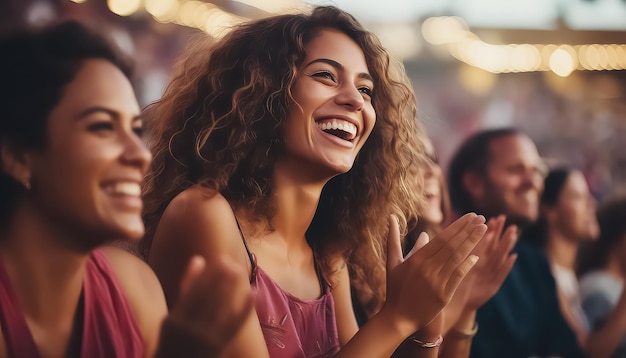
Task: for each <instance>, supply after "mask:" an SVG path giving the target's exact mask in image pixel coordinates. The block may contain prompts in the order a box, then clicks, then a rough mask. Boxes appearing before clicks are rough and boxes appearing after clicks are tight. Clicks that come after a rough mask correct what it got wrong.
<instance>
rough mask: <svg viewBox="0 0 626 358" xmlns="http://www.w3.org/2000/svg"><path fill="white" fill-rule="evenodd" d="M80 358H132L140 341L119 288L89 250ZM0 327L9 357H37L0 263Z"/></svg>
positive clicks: (139, 353)
mask: <svg viewBox="0 0 626 358" xmlns="http://www.w3.org/2000/svg"><path fill="white" fill-rule="evenodd" d="M82 302H83V307H84V311H83V313H82V316H83V330H82V333H81V334H82V340H81V347H80V352H81V357H84V358H87V357H88V358H108V357H117V358H136V357H142V356H143V355H144V342H143V338H142V335H141V332H140V330H139V327H138V326H137V322H136V321H135V315H134V313H133V310H132V308H131V307H130V305H129V303H128V301H127V300H126V296H125V295H124V292H123V290H122V288H121V287H120V285H119V283H118V281H117V279H116V277H115V274H114V273H113V270H112V269H111V266H109V263H108V261H107V260H106V257H105V256H104V254H103V253H102V252H101V251H99V250H94V251H92V253H91V255H90V256H89V260H88V261H87V267H86V270H85V279H84V281H83V296H82ZM0 324H1V325H2V335H3V336H4V341H5V345H6V349H7V353H8V356H9V357H19V358H39V357H40V355H39V352H38V350H37V346H36V345H35V341H34V340H33V337H32V335H31V333H30V330H29V329H28V325H27V324H26V319H25V318H24V314H23V313H22V310H21V308H20V307H19V303H18V302H17V299H16V297H15V294H14V293H13V289H12V287H11V282H10V281H9V277H8V275H7V273H6V271H5V270H4V266H3V265H2V263H1V262H0Z"/></svg>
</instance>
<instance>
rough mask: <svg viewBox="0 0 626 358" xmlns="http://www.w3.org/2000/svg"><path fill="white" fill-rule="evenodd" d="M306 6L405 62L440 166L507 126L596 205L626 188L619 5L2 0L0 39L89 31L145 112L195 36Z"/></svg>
mask: <svg viewBox="0 0 626 358" xmlns="http://www.w3.org/2000/svg"><path fill="white" fill-rule="evenodd" d="M312 4H331V5H336V6H339V7H341V8H343V9H345V10H347V11H349V12H351V13H352V14H353V15H355V16H356V17H357V18H358V19H359V20H361V21H362V22H363V23H364V25H365V26H366V27H367V28H368V29H370V30H371V31H373V32H375V33H376V34H377V35H378V36H379V37H380V38H381V40H382V41H383V43H384V44H385V45H386V47H387V48H388V49H389V50H390V51H391V52H392V54H393V55H394V56H396V57H398V58H400V59H402V60H403V61H404V63H405V65H406V68H407V72H408V74H409V76H410V78H411V80H412V82H413V85H414V88H415V92H416V94H417V100H418V108H419V120H420V121H422V123H424V125H425V127H426V128H427V130H428V133H429V135H430V136H431V138H432V139H433V141H434V144H435V147H436V148H437V150H438V152H439V157H440V161H441V163H442V165H443V167H444V169H445V167H446V165H447V161H448V159H449V157H450V155H451V154H452V152H453V151H454V150H455V149H456V147H457V145H458V144H459V142H460V141H461V140H463V139H464V138H465V137H466V136H468V135H469V134H471V133H473V132H475V131H477V130H479V129H481V128H488V127H499V126H509V125H513V126H517V127H519V128H521V129H522V130H524V131H526V132H527V133H528V134H530V136H531V137H532V138H533V139H534V140H535V141H536V142H537V144H538V146H539V150H540V153H541V154H542V156H544V157H545V158H546V160H547V161H548V162H549V163H550V164H553V165H559V164H565V165H570V166H574V167H577V168H579V169H581V170H583V172H584V173H585V175H586V176H587V179H588V180H589V183H590V185H591V188H592V190H593V192H594V194H595V195H596V197H597V198H598V199H600V200H602V199H604V198H605V197H607V196H608V195H611V194H614V193H616V192H624V191H625V190H626V148H625V147H626V145H625V144H626V0H335V1H321V0H315V1H310V2H304V1H301V0H238V1H232V0H215V1H208V0H207V1H197V0H2V2H0V32H6V31H10V29H11V28H14V27H16V26H21V25H25V24H26V25H33V26H38V25H43V24H46V23H48V22H51V21H56V20H59V19H78V20H81V21H85V22H87V23H90V24H92V25H95V26H97V27H99V28H101V29H103V30H104V31H106V32H107V33H109V34H110V35H111V37H112V38H113V39H114V40H115V41H116V42H117V43H118V44H119V45H120V46H121V48H123V50H124V51H126V52H127V53H128V54H129V55H130V56H132V57H133V58H134V59H135V61H136V81H135V87H136V90H137V93H138V96H139V100H140V102H141V104H142V105H146V104H148V103H150V102H151V101H153V100H155V99H157V98H158V97H159V96H160V95H161V92H162V90H163V87H164V85H165V84H166V83H167V80H168V77H169V73H170V69H171V67H172V65H173V63H174V61H175V60H176V58H177V56H178V55H179V54H180V53H181V52H182V50H183V48H184V47H185V45H186V43H187V41H188V39H190V38H191V37H192V36H194V35H197V34H204V35H206V36H215V37H219V36H222V35H223V34H224V32H225V31H228V28H229V27H230V26H233V25H235V24H237V23H239V22H241V21H246V20H247V19H254V18H259V17H263V16H268V15H271V14H276V13H286V12H293V11H299V10H301V9H304V8H306V7H307V6H311V5H312Z"/></svg>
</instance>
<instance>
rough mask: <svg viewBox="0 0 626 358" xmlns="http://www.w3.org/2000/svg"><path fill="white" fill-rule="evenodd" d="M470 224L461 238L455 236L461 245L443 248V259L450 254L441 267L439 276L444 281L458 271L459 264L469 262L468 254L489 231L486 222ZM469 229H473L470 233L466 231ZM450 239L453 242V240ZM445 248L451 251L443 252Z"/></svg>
mask: <svg viewBox="0 0 626 358" xmlns="http://www.w3.org/2000/svg"><path fill="white" fill-rule="evenodd" d="M478 218H480V217H478ZM478 218H477V219H478ZM483 220H484V218H483ZM477 222H478V221H477V220H475V221H473V223H477ZM468 226H469V227H468V228H465V229H464V231H463V234H459V236H460V238H455V239H456V240H458V241H460V244H459V246H457V247H454V246H452V245H450V246H446V247H444V248H443V249H442V250H441V251H442V255H441V258H442V259H444V258H445V257H446V256H448V259H447V260H446V261H444V263H443V265H442V267H441V271H440V273H439V278H440V279H441V280H442V281H443V282H448V280H450V279H451V276H452V275H453V273H454V272H456V270H457V268H459V266H461V265H462V264H463V263H466V262H467V258H468V256H469V255H470V253H471V252H472V250H473V249H474V247H476V245H477V244H478V242H480V239H481V238H482V237H483V235H485V232H486V231H487V225H485V224H478V225H476V226H472V225H468ZM468 229H469V230H471V231H469V233H468V232H467V231H466V230H468ZM450 241H451V242H452V240H450ZM444 250H449V251H450V252H443V251H444ZM473 256H475V257H478V256H476V255H473ZM476 261H477V260H476ZM472 266H473V264H472ZM468 272H469V270H468Z"/></svg>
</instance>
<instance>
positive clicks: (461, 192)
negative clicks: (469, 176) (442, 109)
mask: <svg viewBox="0 0 626 358" xmlns="http://www.w3.org/2000/svg"><path fill="white" fill-rule="evenodd" d="M520 134H521V132H520V131H519V130H518V129H516V128H511V127H507V128H498V129H488V130H484V131H481V132H478V133H476V134H474V135H472V136H471V137H469V138H467V139H466V140H465V142H463V143H462V144H461V146H460V147H459V148H458V149H457V151H456V153H455V154H454V155H453V156H452V159H451V161H450V165H449V166H448V189H449V190H450V201H451V203H452V207H453V208H454V210H455V211H456V212H458V213H466V212H470V211H476V210H477V208H476V205H475V204H474V202H473V200H472V197H471V196H470V194H469V192H468V191H467V190H466V189H465V187H464V186H463V176H464V175H465V174H466V173H469V172H475V173H478V174H481V175H482V174H484V173H486V170H487V165H488V164H489V160H490V159H491V142H493V140H494V139H497V138H502V137H508V136H516V135H520Z"/></svg>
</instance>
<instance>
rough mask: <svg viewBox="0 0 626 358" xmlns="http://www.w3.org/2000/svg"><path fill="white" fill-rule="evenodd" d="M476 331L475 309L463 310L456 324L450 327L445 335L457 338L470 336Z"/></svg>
mask: <svg viewBox="0 0 626 358" xmlns="http://www.w3.org/2000/svg"><path fill="white" fill-rule="evenodd" d="M477 332H478V322H476V310H466V311H463V313H462V314H461V316H460V317H459V319H458V320H457V322H456V324H455V325H454V326H453V327H452V328H451V329H450V332H448V334H447V335H446V336H450V337H451V338H457V339H467V338H472V337H474V336H475V335H476V333H477Z"/></svg>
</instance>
